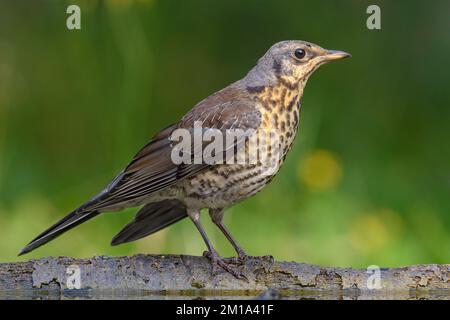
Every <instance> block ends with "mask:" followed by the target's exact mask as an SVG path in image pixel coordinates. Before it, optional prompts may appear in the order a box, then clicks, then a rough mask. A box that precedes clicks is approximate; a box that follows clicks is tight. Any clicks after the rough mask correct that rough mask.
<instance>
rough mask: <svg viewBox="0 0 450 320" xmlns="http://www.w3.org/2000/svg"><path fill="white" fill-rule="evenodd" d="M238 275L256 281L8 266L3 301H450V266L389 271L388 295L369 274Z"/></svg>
mask: <svg viewBox="0 0 450 320" xmlns="http://www.w3.org/2000/svg"><path fill="white" fill-rule="evenodd" d="M70 266H72V267H75V268H77V267H78V268H79V269H78V270H79V274H80V277H79V280H80V283H79V284H80V289H81V290H69V288H70V285H71V283H72V284H76V283H73V282H70V275H71V274H72V272H70V269H68V267H70ZM236 267H237V268H241V270H242V271H243V272H244V274H245V275H246V277H247V278H248V281H245V280H238V279H236V278H234V277H233V276H232V275H230V274H228V273H226V272H224V271H222V270H219V273H218V274H216V275H215V276H213V275H212V274H211V268H210V264H209V261H208V260H207V259H206V258H203V257H193V256H178V255H167V256H163V255H136V256H132V257H106V256H96V257H93V258H91V259H74V258H66V257H60V258H42V259H39V260H32V261H28V262H18V263H3V264H0V298H2V297H3V298H5V297H6V298H11V297H12V298H14V297H42V295H44V296H46V297H49V298H52V297H55V298H60V297H61V296H63V297H69V298H70V297H72V296H75V297H82V298H83V297H84V298H89V297H97V298H102V297H114V296H119V297H120V296H121V295H122V297H123V296H124V297H125V298H126V297H134V298H135V297H137V296H139V297H141V298H142V297H143V298H146V297H147V298H151V297H157V295H158V294H159V295H160V294H161V293H164V294H168V295H175V296H193V295H194V296H195V295H197V296H199V295H201V296H205V297H208V298H211V297H214V296H216V297H217V296H228V297H243V296H256V295H257V294H259V293H260V292H262V291H264V290H267V289H269V288H271V289H276V290H278V291H280V292H281V293H282V295H285V296H289V297H316V296H317V297H319V298H330V297H331V298H346V297H348V298H364V297H366V298H371V297H376V296H382V297H384V298H386V297H400V298H411V297H412V298H417V297H421V296H424V297H425V298H430V297H431V298H432V297H434V298H449V297H450V265H449V264H446V265H435V264H430V265H416V266H408V267H402V268H392V269H381V270H380V285H381V288H380V289H373V290H370V289H369V288H368V287H367V283H368V278H369V277H370V276H371V275H372V274H371V273H368V272H367V270H365V269H352V268H332V267H320V266H317V265H310V264H304V263H296V262H276V261H269V260H268V259H266V258H261V257H253V258H250V259H248V260H247V261H246V263H245V264H243V265H240V266H236ZM68 270H69V271H68ZM72 279H73V278H72ZM68 286H69V287H68ZM93 292H94V293H95V292H96V293H95V294H94V293H93ZM283 292H284V294H283Z"/></svg>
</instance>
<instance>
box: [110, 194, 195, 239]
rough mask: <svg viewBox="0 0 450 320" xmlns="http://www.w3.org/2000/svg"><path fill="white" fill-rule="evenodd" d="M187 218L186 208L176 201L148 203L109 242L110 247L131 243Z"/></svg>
mask: <svg viewBox="0 0 450 320" xmlns="http://www.w3.org/2000/svg"><path fill="white" fill-rule="evenodd" d="M185 217H187V212H186V207H185V206H184V205H183V204H182V203H181V202H180V201H178V200H164V201H160V202H155V203H149V204H147V205H145V206H144V207H142V209H141V210H139V211H138V213H137V214H136V217H135V218H134V220H133V221H131V222H130V223H129V224H127V225H126V226H125V227H124V228H123V229H122V230H121V231H120V232H119V233H118V234H117V235H116V236H114V238H113V239H112V241H111V245H112V246H116V245H118V244H121V243H126V242H131V241H135V240H138V239H140V238H143V237H146V236H148V235H150V234H152V233H155V232H157V231H159V230H161V229H163V228H165V227H167V226H169V225H171V224H173V223H175V222H177V221H179V220H181V219H183V218H185Z"/></svg>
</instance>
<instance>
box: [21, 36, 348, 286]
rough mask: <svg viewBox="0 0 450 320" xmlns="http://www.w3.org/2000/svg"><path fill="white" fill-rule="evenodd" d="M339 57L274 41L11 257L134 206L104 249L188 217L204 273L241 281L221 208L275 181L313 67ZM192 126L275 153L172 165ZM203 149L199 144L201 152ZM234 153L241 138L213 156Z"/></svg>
mask: <svg viewBox="0 0 450 320" xmlns="http://www.w3.org/2000/svg"><path fill="white" fill-rule="evenodd" d="M347 57H351V55H350V54H349V53H346V52H344V51H339V50H327V49H324V48H322V47H320V46H318V45H316V44H313V43H310V42H306V41H302V40H287V41H281V42H278V43H275V44H274V45H272V46H271V47H270V48H269V50H268V51H267V52H266V53H265V54H264V55H263V56H262V57H261V58H260V59H259V60H258V62H257V63H256V65H255V66H254V67H253V68H252V69H251V70H250V71H249V72H248V73H247V74H246V75H245V76H244V77H243V78H242V79H240V80H238V81H236V82H234V83H232V84H230V85H228V86H227V87H225V88H224V89H222V90H220V91H217V92H215V93H213V94H212V95H210V96H208V97H207V98H205V99H204V100H202V101H200V102H199V103H197V104H196V105H195V106H194V107H193V108H192V109H191V110H190V111H189V112H187V113H186V114H185V115H184V116H183V117H182V118H181V119H180V120H178V121H177V122H175V123H173V124H172V125H169V126H168V127H166V128H165V129H163V130H161V131H160V132H158V133H157V134H156V135H154V136H153V138H152V139H151V140H150V141H149V142H148V143H147V144H146V145H145V146H144V147H143V148H142V149H141V150H140V151H139V152H138V153H137V154H136V155H135V156H134V157H133V158H132V160H131V162H129V164H128V165H127V166H126V167H125V168H124V169H123V170H122V171H120V173H119V174H118V175H117V176H116V177H115V178H114V179H113V180H112V181H111V182H110V183H109V184H108V185H107V186H106V188H104V189H103V190H102V191H101V192H100V193H98V194H97V195H95V196H94V197H93V198H91V199H90V200H88V201H87V202H85V203H84V204H82V205H81V206H80V207H78V208H77V209H75V210H74V211H72V212H70V213H69V214H67V215H66V216H65V217H63V218H62V219H61V220H59V221H58V222H56V223H55V224H54V225H52V226H51V227H50V228H48V229H47V230H45V231H44V232H42V233H41V234H39V235H38V236H37V237H35V238H34V239H33V240H32V241H31V242H30V243H28V244H27V245H26V246H25V247H24V248H23V249H22V250H21V251H20V253H19V255H22V254H25V253H28V252H30V251H32V250H34V249H36V248H38V247H40V246H42V245H44V244H46V243H47V242H49V241H51V240H53V239H55V238H56V237H58V236H60V235H61V234H63V233H64V232H66V231H68V230H70V229H72V228H74V227H75V226H78V225H79V224H81V223H83V222H86V221H88V220H90V219H92V218H94V217H96V216H98V215H99V214H101V213H103V212H111V211H120V210H122V209H124V208H129V207H141V208H140V209H139V211H138V212H137V213H136V215H135V217H134V219H133V220H132V221H131V222H130V223H128V224H127V225H126V226H125V227H124V228H123V229H122V230H121V231H120V232H119V233H118V234H117V235H116V236H114V238H113V239H112V241H111V245H113V246H115V245H119V244H122V243H127V242H131V241H135V240H138V239H141V238H143V237H146V236H149V235H151V234H153V233H155V232H157V231H159V230H161V229H163V228H166V227H168V226H169V225H172V224H174V223H176V222H178V221H180V220H182V219H184V218H189V219H190V220H192V222H193V223H194V225H195V226H196V228H197V230H198V232H199V233H200V235H201V237H202V238H203V241H204V242H205V244H206V248H207V251H205V252H204V256H205V257H206V258H208V259H209V261H210V263H211V265H212V270H213V271H214V272H217V270H219V269H223V270H225V272H229V273H231V274H232V275H234V276H235V277H237V278H242V277H244V275H243V274H242V273H241V272H240V271H239V270H238V269H237V268H236V266H235V265H234V264H233V262H236V261H239V262H243V261H245V260H246V259H247V258H248V257H249V256H248V255H247V253H246V252H245V251H244V250H243V248H242V247H241V246H240V245H239V244H238V243H237V242H236V240H235V239H234V237H233V236H232V235H231V233H230V231H229V229H228V228H227V227H226V226H225V224H224V223H223V217H224V213H225V210H226V209H228V208H230V207H232V206H233V205H235V204H237V203H239V202H241V201H243V200H245V199H247V198H249V197H251V196H253V195H255V194H256V193H258V192H259V191H261V190H262V189H263V188H264V187H265V186H266V185H267V184H268V183H269V182H270V181H271V180H272V179H273V178H274V177H275V175H276V174H277V173H278V171H279V169H280V167H281V166H282V164H283V163H284V161H285V158H286V155H287V154H288V152H289V151H290V149H291V147H292V145H293V142H294V139H295V137H296V134H297V131H298V127H299V113H300V109H301V99H302V96H303V91H304V88H305V85H306V83H307V81H308V79H309V77H310V76H311V74H312V73H313V72H314V71H316V70H317V69H318V68H319V67H320V66H321V65H323V64H325V63H327V62H330V61H334V60H339V59H343V58H347ZM196 123H197V124H198V123H199V124H200V125H201V128H202V129H201V130H203V131H202V132H204V133H206V131H207V130H216V131H218V132H219V133H227V132H228V131H232V130H241V131H245V132H252V133H251V134H250V135H252V134H253V135H255V132H259V133H261V132H262V133H265V134H266V137H273V136H276V137H277V139H273V141H276V143H271V144H269V143H268V141H269V138H266V139H261V140H264V141H263V142H262V145H258V146H257V147H258V150H259V151H261V150H262V149H264V150H266V152H267V151H268V153H269V154H272V155H273V154H275V153H276V157H270V160H269V161H262V160H261V159H256V161H253V162H252V163H250V162H245V161H244V162H239V163H238V162H237V161H234V162H232V161H231V163H228V162H223V161H222V162H220V161H217V162H211V161H206V159H203V161H190V162H189V161H184V162H181V163H179V162H178V161H174V154H176V153H177V152H174V150H176V146H177V145H176V144H175V141H174V139H173V134H174V132H179V131H180V130H184V131H186V132H191V133H192V132H194V131H195V128H194V127H195V124H196ZM205 130H206V131H205ZM258 136H260V134H258ZM194 140H195V139H194ZM258 141H259V140H258ZM194 143H195V142H194ZM191 144H192V142H191ZM204 144H205V143H204V142H201V146H203V145H204ZM222 146H223V144H222ZM237 148H241V150H246V152H248V151H249V150H250V144H249V142H248V139H247V140H246V139H245V138H242V137H241V138H237V139H235V140H232V141H231V142H230V143H229V144H227V145H226V146H225V147H224V148H223V149H224V150H219V151H217V150H216V151H217V152H215V153H214V155H219V154H222V155H223V154H225V153H226V152H227V153H226V156H225V158H226V159H231V158H232V157H229V156H228V152H230V151H231V150H232V151H236V149H237ZM242 148H243V149H242ZM197 149H198V148H197ZM178 151H179V150H178ZM189 152H190V153H189ZM189 152H186V153H184V151H183V156H184V155H186V154H187V155H188V157H187V158H189V159H190V160H192V158H193V157H195V156H196V155H197V154H199V151H198V150H197V151H196V149H195V147H194V151H192V150H190V151H189ZM231 154H232V153H231ZM234 159H235V160H236V158H234ZM269 168H270V170H268V169H269ZM201 210H207V211H208V213H209V215H210V218H211V220H212V222H213V223H214V224H215V225H216V226H217V227H218V228H219V229H220V231H221V232H222V233H223V234H224V236H225V237H226V238H227V240H228V241H229V242H230V243H231V245H232V246H233V248H234V249H235V251H236V254H237V256H236V257H234V259H233V261H230V259H229V258H225V257H222V256H220V255H219V254H218V252H217V250H216V249H215V247H214V245H213V244H212V242H211V241H210V239H209V238H208V235H207V234H206V232H205V229H204V228H203V225H202V223H201V222H200V211H201Z"/></svg>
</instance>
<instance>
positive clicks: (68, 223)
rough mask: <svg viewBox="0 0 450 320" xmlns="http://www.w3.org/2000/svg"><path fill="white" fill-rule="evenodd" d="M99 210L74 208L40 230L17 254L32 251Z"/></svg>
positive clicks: (89, 217) (96, 213)
mask: <svg viewBox="0 0 450 320" xmlns="http://www.w3.org/2000/svg"><path fill="white" fill-rule="evenodd" d="M99 213H100V212H98V211H92V212H79V211H78V210H75V211H73V212H71V213H69V214H68V215H67V216H65V217H64V218H62V219H61V220H60V221H58V222H57V223H55V224H54V225H53V226H51V227H50V228H48V229H47V230H45V231H44V232H42V233H41V234H40V235H38V236H37V237H36V238H34V239H33V240H32V241H31V242H30V243H29V244H28V245H27V246H26V247H25V248H23V249H22V250H21V251H20V253H19V256H21V255H23V254H25V253H28V252H30V251H33V250H34V249H36V248H38V247H40V246H42V245H44V244H46V243H47V242H49V241H51V240H53V239H55V238H56V237H58V236H60V235H61V234H63V233H64V232H66V231H68V230H70V229H72V228H74V227H76V226H77V225H79V224H81V223H83V222H85V221H87V220H89V219H92V218H94V217H95V216H97V215H98V214H99Z"/></svg>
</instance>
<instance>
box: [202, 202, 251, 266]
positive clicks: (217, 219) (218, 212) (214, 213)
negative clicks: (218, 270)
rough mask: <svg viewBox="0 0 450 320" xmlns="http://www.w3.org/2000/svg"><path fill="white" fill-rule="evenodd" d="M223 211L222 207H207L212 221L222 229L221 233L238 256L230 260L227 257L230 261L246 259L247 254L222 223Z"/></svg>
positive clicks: (240, 261) (239, 261)
mask: <svg viewBox="0 0 450 320" xmlns="http://www.w3.org/2000/svg"><path fill="white" fill-rule="evenodd" d="M223 212H224V211H223V209H209V215H210V216H211V220H212V222H213V223H214V224H215V225H216V226H217V227H218V228H219V229H220V231H222V233H223V234H224V235H225V237H226V238H227V239H228V241H229V242H230V243H231V245H232V246H233V248H234V250H236V253H237V254H238V258H237V259H231V260H230V259H229V260H230V262H235V263H236V262H238V263H242V262H244V261H245V260H246V259H247V257H248V255H247V254H246V253H245V251H244V250H243V249H242V248H241V246H240V245H239V244H238V243H237V242H236V240H234V238H233V236H232V235H231V233H230V231H229V230H228V228H227V227H226V226H225V225H224V224H223Z"/></svg>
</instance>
